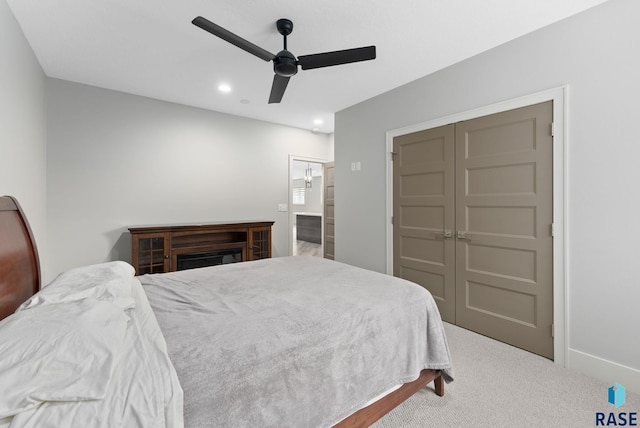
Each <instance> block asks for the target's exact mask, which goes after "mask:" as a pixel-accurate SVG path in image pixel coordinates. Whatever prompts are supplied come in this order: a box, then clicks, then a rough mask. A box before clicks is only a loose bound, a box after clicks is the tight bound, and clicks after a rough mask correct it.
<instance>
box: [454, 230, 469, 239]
mask: <svg viewBox="0 0 640 428" xmlns="http://www.w3.org/2000/svg"><path fill="white" fill-rule="evenodd" d="M456 236H457V238H458V239H465V240H467V241H471V234H470V233H468V232H467V231H466V230H459V231H458V233H457V234H456Z"/></svg>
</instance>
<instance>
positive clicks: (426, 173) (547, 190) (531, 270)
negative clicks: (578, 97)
mask: <svg viewBox="0 0 640 428" xmlns="http://www.w3.org/2000/svg"><path fill="white" fill-rule="evenodd" d="M552 106H553V103H552V101H547V102H544V103H540V104H537V105H532V106H527V107H521V108H519V109H514V110H511V111H505V112H500V113H495V114H493V115H489V116H484V117H478V118H475V119H470V120H466V121H461V122H458V123H453V124H449V125H445V126H441V127H437V128H433V129H427V130H424V131H419V132H414V133H410V134H406V135H398V136H396V137H395V138H393V153H394V161H393V218H394V225H393V242H394V245H393V261H394V264H393V272H394V274H395V275H396V276H400V277H402V278H406V279H409V280H412V281H414V282H416V283H418V284H420V285H422V286H424V287H425V288H427V289H428V290H429V291H430V292H431V293H432V295H433V296H434V298H435V299H436V302H437V303H438V307H439V309H440V312H441V315H442V317H443V320H445V321H448V322H451V323H454V324H457V325H460V326H462V327H465V328H468V329H470V330H473V331H476V332H478V333H481V334H484V335H487V336H489V337H493V338H495V339H498V340H501V341H503V342H506V343H510V344H512V345H514V346H518V347H520V348H523V349H526V350H529V351H531V352H534V353H537V354H539V355H543V356H545V357H548V358H551V359H553V357H554V352H553V334H552V325H553V270H552V265H553V255H552V250H553V236H552V224H553V209H552V201H553V183H552V176H553V174H552V170H553V157H552V154H553V144H552V129H553V128H552V122H553V119H552V118H553V113H552Z"/></svg>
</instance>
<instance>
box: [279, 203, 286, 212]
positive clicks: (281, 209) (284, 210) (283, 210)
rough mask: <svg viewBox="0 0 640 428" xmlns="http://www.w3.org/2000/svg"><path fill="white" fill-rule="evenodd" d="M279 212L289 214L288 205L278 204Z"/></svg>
mask: <svg viewBox="0 0 640 428" xmlns="http://www.w3.org/2000/svg"><path fill="white" fill-rule="evenodd" d="M278 211H280V212H281V213H283V212H287V204H278Z"/></svg>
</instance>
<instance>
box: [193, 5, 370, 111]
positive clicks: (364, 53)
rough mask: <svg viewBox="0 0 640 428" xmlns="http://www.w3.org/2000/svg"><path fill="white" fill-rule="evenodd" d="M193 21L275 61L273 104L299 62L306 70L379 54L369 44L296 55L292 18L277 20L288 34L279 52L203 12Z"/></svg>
mask: <svg viewBox="0 0 640 428" xmlns="http://www.w3.org/2000/svg"><path fill="white" fill-rule="evenodd" d="M191 23H192V24H194V25H196V26H198V27H200V28H202V29H203V30H205V31H208V32H209V33H211V34H213V35H214V36H218V37H220V38H221V39H222V40H225V41H227V42H229V43H231V44H233V45H236V46H237V47H239V48H240V49H243V50H245V51H247V52H249V53H250V54H253V55H255V56H257V57H258V58H261V59H263V60H265V61H273V70H274V71H275V76H274V77H273V84H272V86H271V94H270V95H269V104H271V103H279V102H280V101H281V100H282V96H283V95H284V91H285V89H287V84H288V83H289V79H290V78H291V76H293V75H295V74H296V73H297V72H298V65H299V66H300V67H302V69H303V70H310V69H313V68H321V67H329V66H332V65H340V64H348V63H352V62H359V61H367V60H371V59H375V58H376V47H375V46H367V47H362V48H354V49H345V50H340V51H332V52H324V53H318V54H312V55H301V56H299V57H298V58H297V59H296V57H295V56H294V55H293V54H292V53H291V52H289V51H288V50H287V36H288V35H289V34H291V32H292V31H293V22H291V21H290V20H288V19H278V21H277V22H276V28H277V29H278V32H279V33H280V34H282V35H283V36H284V49H283V50H281V51H280V52H278V53H277V54H275V55H274V54H272V53H271V52H269V51H267V50H264V49H262V48H261V47H260V46H257V45H254V44H253V43H251V42H249V41H248V40H245V39H243V38H242V37H240V36H238V35H236V34H233V33H232V32H230V31H229V30H226V29H224V28H222V27H221V26H219V25H217V24H214V23H213V22H211V21H209V20H208V19H206V18H203V17H201V16H198V17H196V18H195V19H194V20H193V21H191Z"/></svg>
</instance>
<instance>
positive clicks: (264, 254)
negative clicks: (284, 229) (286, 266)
mask: <svg viewBox="0 0 640 428" xmlns="http://www.w3.org/2000/svg"><path fill="white" fill-rule="evenodd" d="M269 257H271V228H270V227H253V228H251V229H249V260H259V259H266V258H269Z"/></svg>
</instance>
